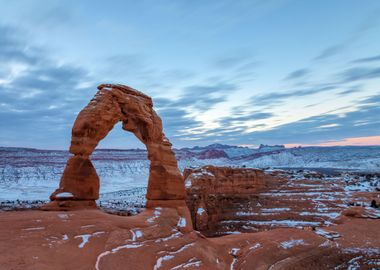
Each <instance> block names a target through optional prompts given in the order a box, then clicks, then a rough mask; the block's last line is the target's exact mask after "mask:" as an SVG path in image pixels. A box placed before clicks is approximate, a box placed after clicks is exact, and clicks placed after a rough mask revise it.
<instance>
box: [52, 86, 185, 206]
mask: <svg viewBox="0 0 380 270" xmlns="http://www.w3.org/2000/svg"><path fill="white" fill-rule="evenodd" d="M98 89H99V91H98V92H97V93H96V95H95V97H94V98H93V99H92V100H91V101H90V102H89V104H88V105H87V106H86V107H85V108H84V109H83V110H82V111H81V112H80V113H79V115H78V117H77V119H76V120H75V123H74V126H73V129H72V139H71V146H70V153H72V154H74V156H72V157H70V158H69V160H68V161H67V165H66V168H65V171H64V173H63V176H62V178H61V182H60V185H59V188H58V189H57V190H56V191H55V192H53V194H52V195H51V196H50V199H51V200H52V201H53V202H52V203H50V204H49V205H47V206H46V207H45V209H47V210H48V209H59V208H81V207H82V208H88V207H94V206H95V200H96V199H98V198H99V177H98V175H97V174H96V171H95V168H94V166H93V165H92V163H91V161H90V158H89V156H90V155H91V154H92V153H93V151H94V150H95V147H96V146H97V145H98V143H99V141H100V140H102V139H103V138H105V137H106V136H107V134H108V133H109V132H110V131H111V130H112V128H113V127H114V125H115V124H116V123H118V122H122V127H123V129H124V130H126V131H129V132H132V133H133V134H135V135H136V137H137V138H138V139H139V140H140V141H141V142H142V143H143V144H145V145H146V148H147V152H148V159H149V161H150V170H149V182H148V192H147V195H146V197H147V199H148V203H147V205H148V206H152V207H153V206H158V205H165V204H166V200H171V203H170V204H171V205H172V206H179V207H185V208H186V205H185V203H184V198H185V188H184V184H183V178H182V175H181V173H180V171H179V169H178V166H177V160H176V158H175V155H174V152H173V151H172V149H171V146H172V145H171V143H170V142H169V140H168V139H167V138H166V137H165V134H164V133H163V129H162V121H161V119H160V117H159V116H158V115H157V113H156V112H155V111H154V110H153V102H152V99H151V98H150V97H148V96H146V95H145V94H143V93H141V92H139V91H137V90H135V89H132V88H130V87H128V86H123V85H113V84H104V85H100V86H99V87H98ZM184 211H185V210H184Z"/></svg>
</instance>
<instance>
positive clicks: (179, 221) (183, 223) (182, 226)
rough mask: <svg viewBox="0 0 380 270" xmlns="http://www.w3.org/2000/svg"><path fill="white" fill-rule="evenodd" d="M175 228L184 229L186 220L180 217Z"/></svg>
mask: <svg viewBox="0 0 380 270" xmlns="http://www.w3.org/2000/svg"><path fill="white" fill-rule="evenodd" d="M177 226H178V227H180V228H185V227H186V218H184V217H180V218H179V220H178V223H177Z"/></svg>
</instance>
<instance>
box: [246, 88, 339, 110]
mask: <svg viewBox="0 0 380 270" xmlns="http://www.w3.org/2000/svg"><path fill="white" fill-rule="evenodd" d="M335 88H336V86H335V85H333V84H331V85H328V84H327V85H320V86H315V87H310V88H307V89H300V90H294V91H291V90H290V91H289V90H288V92H285V91H284V92H272V93H268V94H265V95H261V96H253V97H251V99H250V104H252V105H254V106H266V105H270V104H279V103H281V102H283V101H284V100H285V99H288V98H292V97H295V98H297V97H304V96H309V95H314V94H318V93H322V92H326V91H332V90H334V89H335Z"/></svg>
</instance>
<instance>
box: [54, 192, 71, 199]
mask: <svg viewBox="0 0 380 270" xmlns="http://www.w3.org/2000/svg"><path fill="white" fill-rule="evenodd" d="M56 197H57V198H59V199H64V198H73V197H74V195H73V194H72V193H71V192H62V193H58V194H57V195H56Z"/></svg>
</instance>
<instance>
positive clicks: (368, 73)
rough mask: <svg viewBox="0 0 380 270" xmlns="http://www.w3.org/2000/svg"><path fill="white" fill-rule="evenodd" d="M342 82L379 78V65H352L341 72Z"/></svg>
mask: <svg viewBox="0 0 380 270" xmlns="http://www.w3.org/2000/svg"><path fill="white" fill-rule="evenodd" d="M341 76H342V79H343V82H354V81H359V80H369V79H375V78H380V67H353V68H350V69H347V70H345V71H344V72H343V73H342V74H341Z"/></svg>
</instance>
